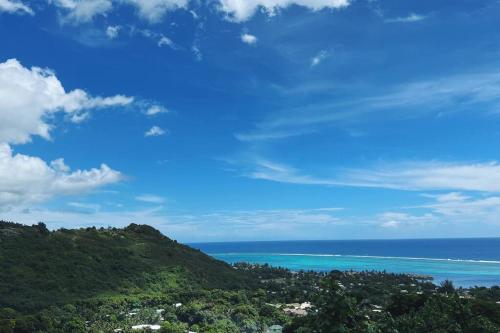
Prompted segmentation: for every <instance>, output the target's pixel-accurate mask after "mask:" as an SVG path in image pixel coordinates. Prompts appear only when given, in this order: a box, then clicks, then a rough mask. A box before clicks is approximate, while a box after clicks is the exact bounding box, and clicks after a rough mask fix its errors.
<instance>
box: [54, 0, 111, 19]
mask: <svg viewBox="0 0 500 333" xmlns="http://www.w3.org/2000/svg"><path fill="white" fill-rule="evenodd" d="M51 2H52V3H53V4H54V5H55V6H56V7H58V8H60V9H62V10H63V12H64V13H66V16H65V18H64V20H65V21H71V22H74V23H82V22H89V21H91V20H93V19H94V18H95V17H96V16H99V15H106V14H107V13H108V12H109V11H111V10H112V9H113V3H112V1H111V0H51Z"/></svg>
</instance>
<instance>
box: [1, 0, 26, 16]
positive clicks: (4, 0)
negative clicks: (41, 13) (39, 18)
mask: <svg viewBox="0 0 500 333" xmlns="http://www.w3.org/2000/svg"><path fill="white" fill-rule="evenodd" d="M0 12H7V13H11V14H12V13H17V14H30V15H34V14H35V12H34V11H33V10H32V9H31V8H30V7H28V6H27V5H25V4H24V3H23V2H21V1H16V0H0Z"/></svg>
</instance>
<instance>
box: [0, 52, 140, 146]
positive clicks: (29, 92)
mask: <svg viewBox="0 0 500 333" xmlns="http://www.w3.org/2000/svg"><path fill="white" fill-rule="evenodd" d="M132 102H133V98H132V97H127V96H122V95H116V96H112V97H92V96H90V95H88V94H87V93H86V92H85V91H84V90H81V89H75V90H72V91H69V92H66V90H65V89H64V87H63V85H62V83H61V82H60V81H59V79H58V78H57V77H56V75H55V74H54V72H52V71H51V70H48V69H42V68H39V67H32V68H31V69H30V68H26V67H24V66H23V65H22V64H21V63H20V62H19V61H17V60H16V59H10V60H7V61H6V62H4V63H0V143H11V144H20V143H26V142H29V141H30V140H31V137H32V136H33V135H38V136H41V137H43V138H45V139H49V138H50V130H51V128H52V126H51V125H50V124H49V123H48V119H49V118H50V116H51V115H53V114H55V113H57V112H61V113H65V114H67V115H68V116H69V119H70V120H71V121H73V122H81V121H83V120H84V119H86V118H87V117H88V113H87V112H88V111H89V110H91V109H98V108H106V107H113V106H124V105H128V104H130V103H132Z"/></svg>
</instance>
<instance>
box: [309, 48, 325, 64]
mask: <svg viewBox="0 0 500 333" xmlns="http://www.w3.org/2000/svg"><path fill="white" fill-rule="evenodd" d="M327 57H328V52H327V51H325V50H321V51H319V52H318V54H317V55H315V56H314V57H313V58H312V59H311V67H315V66H317V65H319V64H320V63H321V62H322V61H323V60H325V59H326V58H327Z"/></svg>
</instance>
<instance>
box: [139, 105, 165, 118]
mask: <svg viewBox="0 0 500 333" xmlns="http://www.w3.org/2000/svg"><path fill="white" fill-rule="evenodd" d="M168 112H169V111H168V109H167V108H166V107H164V106H161V105H156V104H155V105H151V106H149V107H148V109H147V110H146V112H145V114H146V115H147V116H156V115H158V114H161V113H168Z"/></svg>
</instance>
